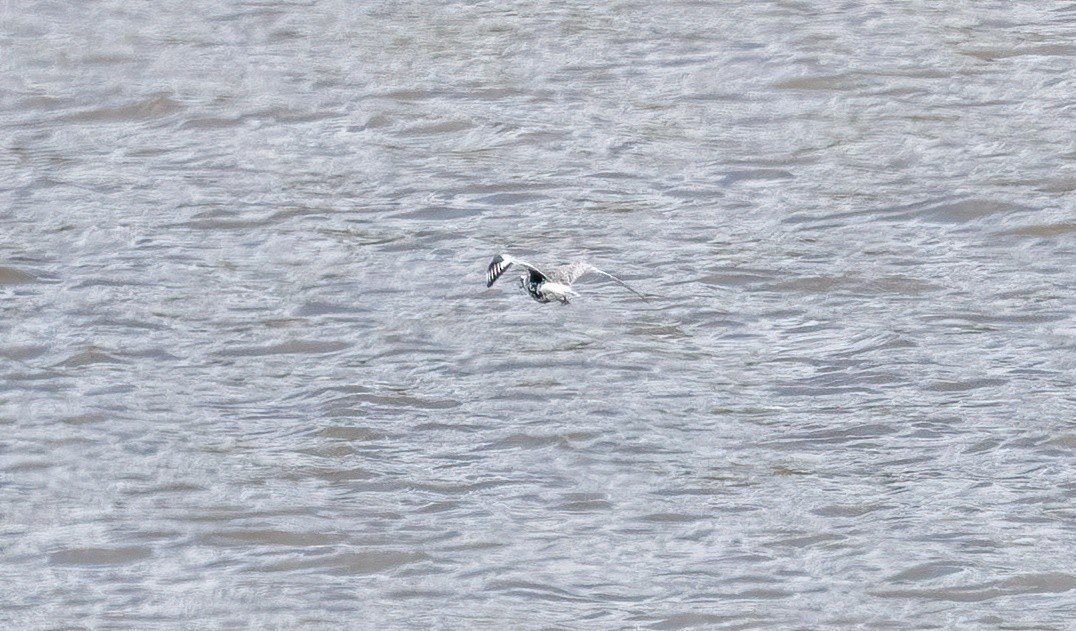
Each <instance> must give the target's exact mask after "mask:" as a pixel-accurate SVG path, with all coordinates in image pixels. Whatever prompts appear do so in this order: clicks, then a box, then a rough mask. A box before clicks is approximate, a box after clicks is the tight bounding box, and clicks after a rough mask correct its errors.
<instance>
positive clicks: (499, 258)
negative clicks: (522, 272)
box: [486, 254, 548, 287]
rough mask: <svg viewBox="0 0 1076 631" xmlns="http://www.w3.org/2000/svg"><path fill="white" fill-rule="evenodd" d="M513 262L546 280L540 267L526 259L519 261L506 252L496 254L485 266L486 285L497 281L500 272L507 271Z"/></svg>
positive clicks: (490, 285) (489, 285)
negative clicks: (487, 265)
mask: <svg viewBox="0 0 1076 631" xmlns="http://www.w3.org/2000/svg"><path fill="white" fill-rule="evenodd" d="M513 263H515V264H518V265H521V266H523V267H526V268H527V269H529V270H530V271H531V273H532V274H533V273H537V274H538V275H539V276H541V280H547V278H548V277H547V276H546V275H545V274H543V273H542V271H541V270H540V269H538V268H537V267H535V266H533V265H531V264H530V263H528V262H526V261H521V260H519V259H517V258H514V257H511V256H508V255H507V254H498V255H496V256H494V257H493V260H492V261H490V264H489V267H487V268H486V287H492V286H493V283H495V282H497V279H498V278H500V277H501V274H503V273H505V272H506V271H508V268H509V267H512V264H513Z"/></svg>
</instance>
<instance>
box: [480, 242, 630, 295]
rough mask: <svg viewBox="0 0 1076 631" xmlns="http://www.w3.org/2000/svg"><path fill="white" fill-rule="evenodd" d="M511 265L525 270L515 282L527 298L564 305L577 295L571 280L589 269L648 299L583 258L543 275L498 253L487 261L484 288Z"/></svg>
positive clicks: (528, 265)
mask: <svg viewBox="0 0 1076 631" xmlns="http://www.w3.org/2000/svg"><path fill="white" fill-rule="evenodd" d="M513 264H515V265H519V266H520V267H524V268H526V270H527V271H526V272H524V273H523V275H522V276H520V277H519V284H520V285H522V286H523V289H525V290H526V291H527V293H528V294H530V297H531V298H534V299H535V300H537V301H538V302H553V301H558V302H560V303H561V304H568V302H569V301H570V300H571V298H572V297H573V296H578V295H579V294H578V293H576V291H575V290H573V289H572V283H574V282H575V281H576V280H578V279H579V278H580V277H582V276H583V275H585V274H589V273H591V272H593V273H595V274H600V275H602V276H605V277H606V278H611V279H613V280H615V281H616V282H617V283H619V284H620V286H621V287H623V288H624V289H627V290H628V291H630V292H631V293H633V294H635V295H636V296H638V297H640V298H642V299H643V302H650V301H649V300H647V299H646V296H644V295H642V294H640V293H639V292H637V291H635V290H634V289H632V288H631V287H629V286H628V284H627V283H625V282H624V281H622V280H620V279H619V278H617V277H616V276H613V275H612V274H610V273H608V272H603V271H602V270H600V269H598V268H596V267H594V266H593V265H591V264H590V263H587V262H586V261H575V262H574V263H569V264H567V265H561V266H560V267H554V268H553V269H552V270H550V271H549V273H548V274H547V273H545V272H543V271H542V270H540V269H538V268H537V267H535V266H533V265H531V264H530V263H528V262H526V261H521V260H519V259H517V258H515V257H513V256H509V255H507V254H498V255H496V256H494V257H493V261H491V262H490V264H489V267H488V268H487V269H486V287H492V286H493V283H495V282H496V281H497V279H498V278H500V277H501V274H504V273H505V272H506V271H507V270H508V268H509V267H512V265H513Z"/></svg>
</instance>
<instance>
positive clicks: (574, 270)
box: [564, 261, 650, 303]
mask: <svg viewBox="0 0 1076 631" xmlns="http://www.w3.org/2000/svg"><path fill="white" fill-rule="evenodd" d="M564 270H565V272H564V273H565V277H566V278H568V279H569V280H568V283H569V284H571V282H572V281H574V280H575V279H577V278H579V277H580V276H583V275H584V274H589V273H591V272H593V273H595V274H599V275H601V276H604V277H606V278H611V279H612V280H614V281H616V283H617V284H618V285H620V286H621V287H623V288H624V289H627V290H628V291H630V292H631V293H633V294H635V295H636V296H638V297H639V298H642V300H643V302H647V303H649V302H650V301H649V300H647V299H646V296H644V295H642V294H640V293H639V292H637V291H635V290H634V289H632V288H631V285H628V284H627V283H625V282H624V281H622V280H620V279H619V278H617V277H616V276H613V275H612V274H610V273H609V272H606V271H603V270H600V269H598V268H596V267H594V266H593V265H591V264H590V263H587V262H586V261H576V262H575V263H572V264H571V265H566V266H565V267H564Z"/></svg>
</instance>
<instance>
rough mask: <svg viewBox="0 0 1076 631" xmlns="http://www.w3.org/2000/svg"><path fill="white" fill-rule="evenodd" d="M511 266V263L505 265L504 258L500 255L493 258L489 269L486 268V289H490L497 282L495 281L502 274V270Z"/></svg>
mask: <svg viewBox="0 0 1076 631" xmlns="http://www.w3.org/2000/svg"><path fill="white" fill-rule="evenodd" d="M511 266H512V264H511V263H508V264H507V265H506V264H505V263H504V257H503V256H501V255H500V254H498V255H496V256H494V257H493V260H492V261H490V264H489V267H487V268H486V287H492V286H493V283H495V282H497V279H498V278H500V277H501V274H503V273H504V270H506V269H508V268H509V267H511Z"/></svg>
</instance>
